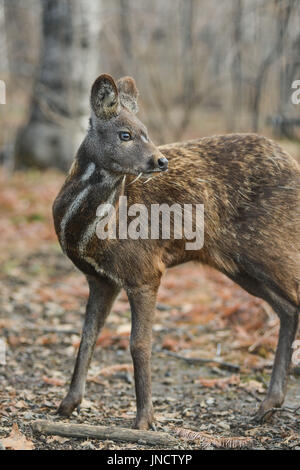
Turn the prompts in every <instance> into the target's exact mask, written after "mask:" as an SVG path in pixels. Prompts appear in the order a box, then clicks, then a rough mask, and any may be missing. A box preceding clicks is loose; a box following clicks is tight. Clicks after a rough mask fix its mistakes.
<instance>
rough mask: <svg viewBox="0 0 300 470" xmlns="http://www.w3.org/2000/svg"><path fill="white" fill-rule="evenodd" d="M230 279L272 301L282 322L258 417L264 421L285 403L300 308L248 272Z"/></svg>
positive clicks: (254, 293) (271, 304) (256, 416)
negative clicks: (273, 410)
mask: <svg viewBox="0 0 300 470" xmlns="http://www.w3.org/2000/svg"><path fill="white" fill-rule="evenodd" d="M230 277H231V278H232V279H233V280H234V281H235V282H236V283H237V284H239V285H240V286H241V287H243V288H244V289H245V290H246V291H248V292H249V293H250V294H252V295H255V296H257V297H260V298H262V299H263V300H265V301H266V302H268V304H269V305H270V306H271V307H272V308H273V310H274V311H275V312H276V314H277V315H278V316H279V319H280V330H279V339H278V345H277V349H276V353H275V360H274V365H273V370H272V375H271V380H270V384H269V388H268V392H267V396H266V398H265V399H264V400H263V401H262V403H261V405H260V407H259V409H258V411H257V413H256V414H255V416H254V418H255V419H256V420H257V421H261V420H262V419H263V418H265V417H267V416H270V415H268V413H267V411H268V410H271V409H272V408H276V407H280V406H281V405H282V404H283V402H284V398H285V394H286V385H287V378H288V372H289V366H290V362H291V357H292V345H293V342H294V339H295V336H296V333H297V327H298V317H299V311H300V308H299V306H298V305H296V304H294V303H293V302H292V301H290V300H288V299H287V297H285V296H284V294H283V292H281V291H280V290H279V289H277V288H276V287H274V286H273V287H270V285H269V284H268V285H267V284H266V283H264V282H263V281H262V280H257V279H255V278H254V277H252V276H250V275H248V274H246V273H243V274H239V275H238V276H236V278H233V277H232V276H230ZM270 414H271V412H270Z"/></svg>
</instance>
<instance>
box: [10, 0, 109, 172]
mask: <svg viewBox="0 0 300 470" xmlns="http://www.w3.org/2000/svg"><path fill="white" fill-rule="evenodd" d="M42 9H43V27H42V32H43V47H42V53H41V57H40V65H39V67H38V70H37V75H36V79H35V85H34V93H33V99H32V103H31V110H30V116H29V121H28V123H27V124H26V125H25V127H23V128H22V129H20V131H19V132H18V135H17V138H16V143H15V157H16V163H17V165H35V166H39V167H41V168H46V167H49V166H54V167H58V168H61V169H63V170H66V169H67V168H68V167H69V165H70V162H71V161H72V159H73V157H74V153H75V152H76V150H77V148H78V146H79V144H80V142H81V140H82V137H83V133H84V131H85V128H86V127H87V123H88V115H89V109H88V108H89V103H88V96H89V89H90V86H91V83H92V81H93V80H94V78H95V77H96V76H97V74H98V73H99V63H100V53H99V32H100V27H101V1H99V0H98V1H96V2H95V1H94V0H85V1H84V2H82V1H80V0H72V2H70V1H69V0H42Z"/></svg>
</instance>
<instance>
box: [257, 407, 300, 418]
mask: <svg viewBox="0 0 300 470" xmlns="http://www.w3.org/2000/svg"><path fill="white" fill-rule="evenodd" d="M299 410H300V406H298V407H297V408H295V409H294V408H288V407H283V408H270V409H269V410H267V411H265V412H264V414H263V415H262V416H260V417H259V420H260V421H263V419H264V418H265V417H266V416H267V415H269V414H270V413H271V414H273V413H278V412H285V413H291V414H293V415H296V414H298V411H299Z"/></svg>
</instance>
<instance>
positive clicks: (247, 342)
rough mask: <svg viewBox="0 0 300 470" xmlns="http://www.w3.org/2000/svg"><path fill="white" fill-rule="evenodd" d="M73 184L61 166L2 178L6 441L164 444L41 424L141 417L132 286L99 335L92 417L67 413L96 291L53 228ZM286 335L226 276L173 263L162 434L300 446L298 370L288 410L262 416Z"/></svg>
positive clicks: (159, 359) (163, 304)
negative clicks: (61, 411) (54, 211)
mask: <svg viewBox="0 0 300 470" xmlns="http://www.w3.org/2000/svg"><path fill="white" fill-rule="evenodd" d="M62 181H63V175H61V174H59V173H55V172H51V171H49V172H47V173H39V172H30V173H21V172H20V173H16V174H15V175H14V176H13V177H12V178H8V177H7V176H6V175H5V174H4V173H2V174H1V175H0V183H1V187H2V189H1V194H0V208H1V219H0V231H1V240H0V244H1V245H0V248H1V249H0V261H1V274H0V277H1V283H0V298H1V300H0V339H1V340H2V343H3V340H4V341H5V343H6V364H2V365H0V442H1V441H2V443H3V445H4V446H5V447H6V448H12V449H13V448H20V447H21V448H28V449H31V448H35V449H81V450H84V449H144V448H152V449H153V446H151V447H150V446H147V445H145V444H142V443H139V444H128V443H117V442H113V441H111V440H106V441H100V440H94V439H75V438H66V437H58V436H43V435H36V434H34V433H33V432H32V429H31V423H32V422H33V421H35V420H36V419H47V420H49V421H59V422H66V423H67V422H72V423H84V424H98V425H107V426H110V425H114V426H122V427H128V428H129V427H131V426H132V420H133V417H134V413H135V396H134V384H133V375H132V364H131V358H130V353H129V348H128V346H129V334H130V311H129V304H128V301H127V298H126V296H125V294H124V293H123V294H122V295H121V296H120V297H119V299H118V300H117V301H116V303H115V305H114V307H113V311H112V313H111V314H110V316H109V317H108V319H107V323H106V325H105V327H104V329H103V331H102V332H101V334H100V336H99V339H98V341H97V347H96V351H95V355H94V358H93V361H92V364H91V367H90V370H89V376H88V383H87V389H86V395H85V400H84V402H83V404H82V408H81V412H80V414H79V415H78V414H77V412H74V413H73V415H72V416H71V417H70V418H69V419H63V418H60V417H58V416H57V415H56V414H55V412H56V409H57V407H58V405H59V403H60V401H61V400H62V398H63V397H64V395H65V393H66V391H67V386H68V383H69V380H70V377H71V373H72V368H73V364H74V359H75V355H76V352H77V350H78V345H79V340H80V331H81V326H82V321H83V316H84V309H85V303H86V299H87V295H88V289H87V284H86V282H85V279H84V277H83V276H82V274H80V273H79V272H78V271H77V270H75V268H74V267H73V265H72V264H71V263H70V262H69V260H68V259H67V258H66V257H65V256H64V255H63V254H62V253H61V250H60V248H59V246H58V243H57V241H56V237H55V234H54V231H53V227H52V220H51V205H52V201H53V199H54V197H55V195H56V194H57V192H58V189H59V187H60V185H61V183H62ZM277 334H278V320H277V317H276V316H275V314H274V313H273V312H272V310H271V309H270V307H269V306H268V305H267V304H265V303H264V302H263V301H261V300H259V299H256V298H254V297H251V296H250V295H248V294H247V293H246V292H244V291H243V290H242V289H240V288H239V287H238V286H236V285H235V284H234V283H232V282H231V281H230V280H229V279H227V278H225V277H224V276H223V275H221V274H219V273H217V272H215V271H214V270H212V269H209V268H204V267H201V266H199V265H194V264H186V265H183V266H180V267H177V268H174V269H172V270H170V271H169V272H168V273H167V274H166V275H165V277H164V279H163V282H162V286H161V289H160V292H159V299H158V309H157V314H156V321H155V325H154V335H153V360H152V372H153V373H152V377H153V402H154V408H155V413H156V419H157V422H156V426H157V430H159V431H166V432H168V433H170V434H172V435H174V436H175V437H177V438H178V446H177V448H178V449H201V448H203V447H208V448H212V449H215V448H222V447H224V446H226V445H231V446H237V447H244V448H247V449H295V448H298V449H300V414H298V413H297V412H296V413H295V412H293V411H291V410H295V409H296V408H297V406H299V405H300V387H299V385H300V378H299V377H297V376H296V375H295V374H294V375H290V380H289V386H288V394H287V398H286V402H285V405H284V407H285V408H284V410H285V411H282V412H276V413H275V414H274V415H273V417H272V418H271V419H270V421H268V422H267V423H265V424H262V425H257V424H255V423H254V422H253V421H252V420H251V416H252V415H253V414H254V411H255V409H256V408H257V406H258V404H259V402H260V401H261V400H262V399H263V398H264V396H265V393H266V387H267V383H268V381H269V377H270V372H271V365H272V361H273V358H274V350H275V347H276V342H277ZM298 337H299V336H298ZM170 354H171V355H170ZM172 354H173V356H172ZM174 354H175V355H179V356H184V357H195V358H215V357H216V356H218V358H219V359H222V360H223V361H226V362H228V363H231V364H233V365H235V366H239V368H240V369H239V371H233V372H232V371H230V370H225V369H224V368H222V367H219V366H218V364H216V363H215V364H213V363H211V364H206V365H205V366H204V365H201V366H199V365H198V366H195V365H190V364H188V363H187V362H185V361H184V360H182V359H180V358H178V357H175V356H174ZM191 431H193V432H191ZM195 432H196V433H199V434H196V433H195ZM9 435H10V440H9V441H8V440H7V437H8V436H9ZM154 448H155V449H159V447H154Z"/></svg>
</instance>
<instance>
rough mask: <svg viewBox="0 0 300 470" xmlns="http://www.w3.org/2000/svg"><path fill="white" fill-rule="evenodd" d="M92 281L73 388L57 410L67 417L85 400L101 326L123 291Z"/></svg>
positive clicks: (110, 285) (101, 280)
mask: <svg viewBox="0 0 300 470" xmlns="http://www.w3.org/2000/svg"><path fill="white" fill-rule="evenodd" d="M88 282H89V288H90V295H89V299H88V303H87V307H86V316H85V320H84V326H83V330H82V338H81V342H80V347H79V351H78V355H77V359H76V364H75V369H74V372H73V376H72V381H71V385H70V388H69V391H68V393H67V395H66V397H65V398H64V399H63V401H62V403H61V405H60V406H59V408H58V411H57V412H58V413H59V414H61V415H63V416H70V414H71V413H72V412H73V410H74V409H75V408H76V407H78V406H79V405H80V403H81V401H82V398H83V395H84V390H85V382H86V376H87V372H88V367H89V364H90V361H91V358H92V355H93V351H94V348H95V344H96V340H97V337H98V334H99V331H100V328H102V326H103V325H104V322H105V319H106V317H107V316H108V314H109V312H110V310H111V307H112V304H113V302H114V300H115V298H116V296H117V294H118V293H119V290H120V289H119V288H118V287H117V286H116V285H114V284H112V283H110V282H108V281H107V280H105V279H88Z"/></svg>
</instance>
